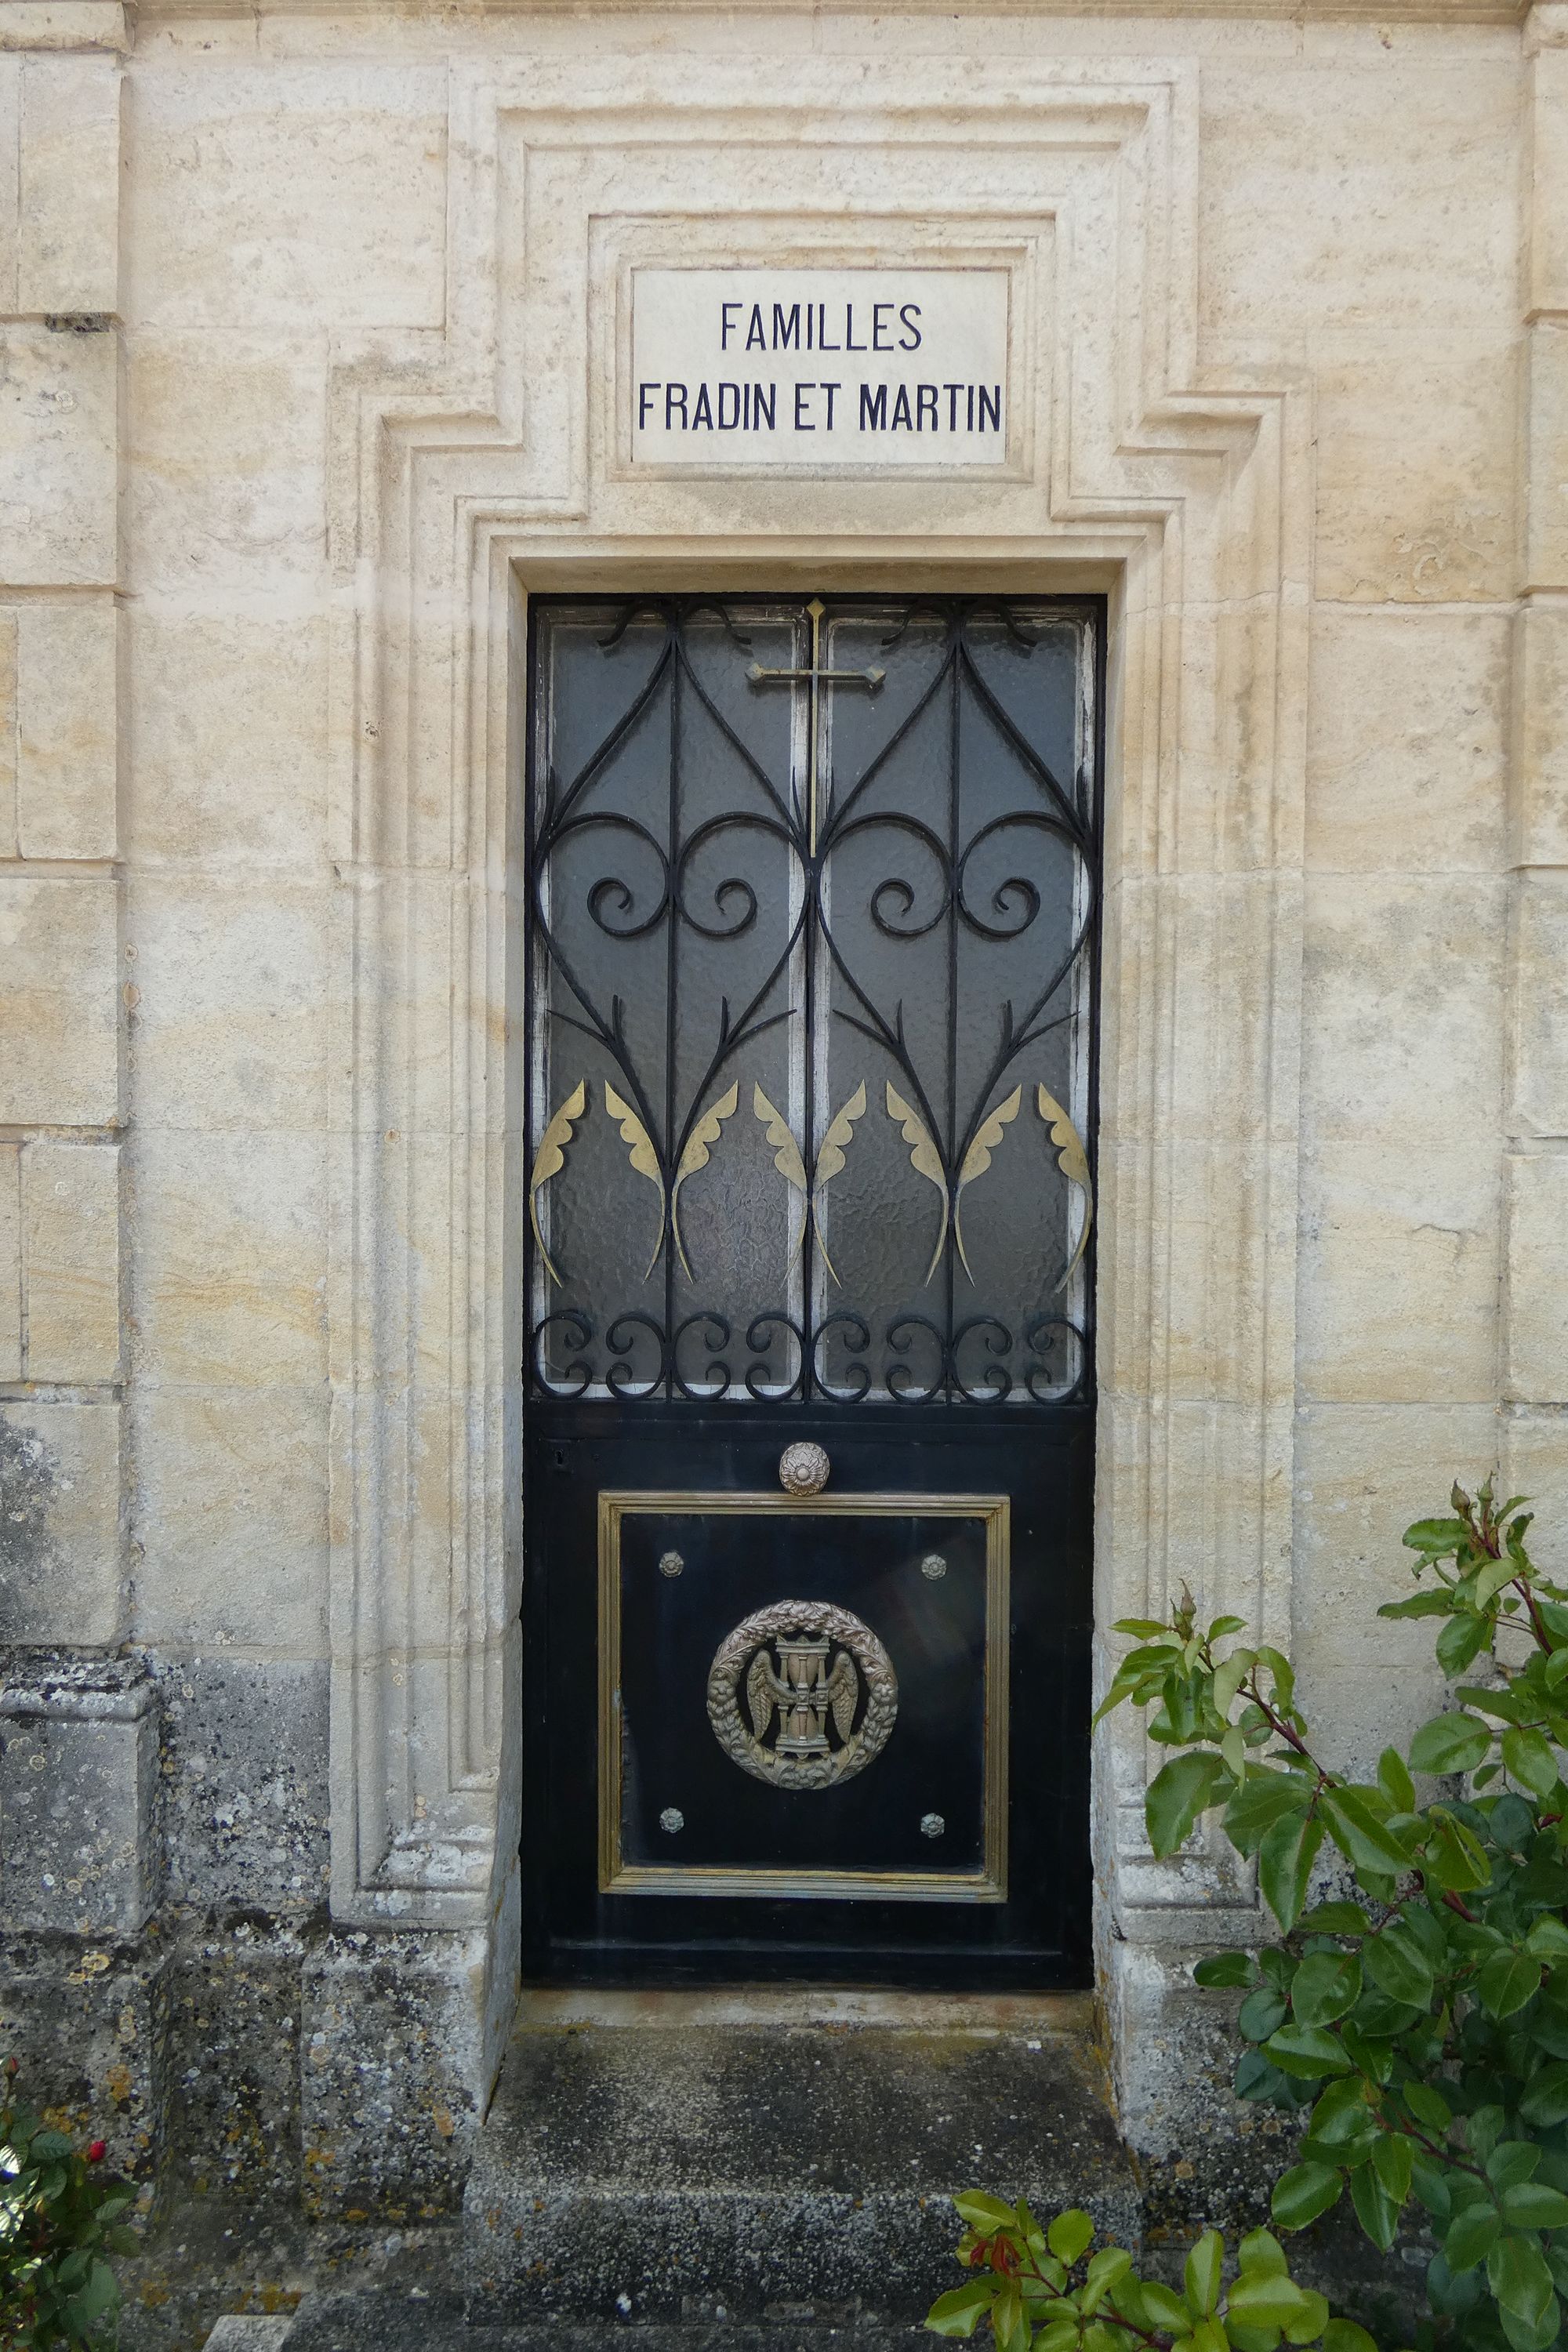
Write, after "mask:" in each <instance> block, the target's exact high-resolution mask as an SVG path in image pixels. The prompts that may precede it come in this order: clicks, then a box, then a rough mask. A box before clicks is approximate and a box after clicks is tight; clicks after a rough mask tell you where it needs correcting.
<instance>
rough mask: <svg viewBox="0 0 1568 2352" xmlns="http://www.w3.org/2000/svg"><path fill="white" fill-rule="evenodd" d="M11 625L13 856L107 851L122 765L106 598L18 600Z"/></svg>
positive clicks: (115, 634)
mask: <svg viewBox="0 0 1568 2352" xmlns="http://www.w3.org/2000/svg"><path fill="white" fill-rule="evenodd" d="M119 739H120V684H119V614H117V612H116V610H115V606H114V602H113V599H112V598H111V597H110V596H107V595H105V596H93V597H86V598H73V599H72V600H71V601H70V602H69V603H54V602H48V603H44V602H40V603H37V604H20V605H18V606H17V608H16V838H17V847H18V851H19V854H20V855H21V856H23V857H37V858H78V857H96V858H104V857H112V856H114V853H115V847H116V842H117V827H118V809H117V804H116V794H117V788H118V782H119V772H120V740H119Z"/></svg>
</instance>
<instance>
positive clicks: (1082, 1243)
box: [1035, 1086, 1094, 1290]
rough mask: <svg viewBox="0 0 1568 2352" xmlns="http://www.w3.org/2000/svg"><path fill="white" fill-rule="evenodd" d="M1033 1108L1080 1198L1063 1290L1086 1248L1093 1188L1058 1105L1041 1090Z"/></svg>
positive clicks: (1075, 1134)
mask: <svg viewBox="0 0 1568 2352" xmlns="http://www.w3.org/2000/svg"><path fill="white" fill-rule="evenodd" d="M1035 1107H1036V1108H1037V1110H1038V1112H1039V1114H1040V1117H1041V1118H1043V1119H1044V1120H1045V1122H1046V1124H1047V1127H1048V1128H1049V1129H1050V1131H1051V1141H1052V1142H1053V1143H1054V1144H1055V1145H1056V1147H1057V1152H1058V1159H1057V1166H1058V1168H1059V1169H1060V1170H1061V1172H1062V1174H1063V1175H1064V1176H1065V1177H1066V1178H1067V1180H1068V1183H1069V1184H1076V1185H1077V1186H1078V1188H1079V1192H1081V1193H1082V1194H1083V1224H1082V1227H1081V1229H1080V1231H1079V1237H1078V1246H1077V1248H1076V1249H1075V1250H1074V1251H1073V1254H1072V1255H1071V1257H1069V1258H1068V1264H1067V1272H1066V1273H1065V1274H1064V1275H1063V1276H1062V1278H1061V1280H1060V1281H1059V1282H1058V1285H1057V1288H1058V1290H1065V1289H1066V1288H1067V1286H1068V1283H1069V1282H1070V1281H1071V1280H1072V1278H1073V1276H1074V1274H1075V1273H1076V1272H1077V1270H1078V1264H1079V1259H1080V1258H1081V1257H1082V1255H1083V1254H1084V1252H1085V1250H1086V1249H1087V1248H1088V1247H1089V1227H1090V1226H1091V1225H1092V1224H1093V1223H1094V1185H1093V1182H1092V1181H1091V1180H1090V1177H1089V1154H1088V1152H1087V1151H1086V1150H1084V1148H1083V1138H1082V1136H1080V1135H1079V1131H1078V1129H1077V1128H1076V1127H1075V1126H1074V1125H1073V1123H1072V1121H1071V1119H1070V1118H1068V1115H1067V1113H1066V1111H1065V1110H1064V1109H1063V1108H1062V1107H1061V1105H1060V1103H1059V1102H1058V1100H1057V1098H1056V1097H1055V1095H1053V1094H1049V1093H1047V1090H1046V1088H1045V1087H1043V1086H1040V1087H1037V1088H1036V1090H1035Z"/></svg>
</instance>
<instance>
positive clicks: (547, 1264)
mask: <svg viewBox="0 0 1568 2352" xmlns="http://www.w3.org/2000/svg"><path fill="white" fill-rule="evenodd" d="M587 1108H588V1088H587V1084H586V1081H585V1080H584V1079H582V1078H579V1079H578V1081H577V1083H576V1085H575V1086H574V1087H573V1089H572V1091H571V1093H570V1094H569V1095H568V1096H567V1097H566V1099H565V1101H564V1102H563V1104H562V1106H561V1108H560V1109H559V1110H558V1111H557V1112H556V1113H555V1116H554V1118H552V1120H551V1122H550V1124H549V1126H548V1127H547V1128H546V1129H545V1130H544V1133H543V1135H542V1137H541V1138H540V1143H539V1150H537V1152H536V1153H535V1154H534V1159H533V1173H532V1175H531V1177H530V1178H529V1180H528V1218H529V1223H531V1225H532V1227H533V1238H534V1240H535V1241H536V1242H537V1243H538V1244H539V1255H540V1256H541V1257H542V1259H543V1260H544V1270H545V1272H546V1274H548V1275H549V1276H550V1279H551V1281H552V1282H553V1283H555V1284H557V1285H559V1284H560V1281H561V1276H560V1275H559V1274H558V1273H557V1271H556V1268H555V1262H554V1260H553V1259H552V1256H551V1255H550V1252H549V1251H548V1250H547V1249H546V1248H545V1246H544V1235H543V1234H542V1232H541V1230H540V1224H539V1195H540V1193H541V1192H542V1191H543V1189H544V1187H545V1185H546V1184H548V1183H549V1181H550V1180H551V1178H552V1176H559V1175H560V1173H561V1171H562V1170H563V1168H564V1167H565V1165H566V1147H567V1145H568V1144H569V1143H570V1142H571V1140H572V1130H573V1129H574V1127H575V1126H576V1124H577V1121H578V1120H579V1119H580V1118H583V1116H584V1113H585V1112H586V1110H587Z"/></svg>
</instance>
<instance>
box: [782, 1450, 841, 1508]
mask: <svg viewBox="0 0 1568 2352" xmlns="http://www.w3.org/2000/svg"><path fill="white" fill-rule="evenodd" d="M831 1467H832V1465H831V1464H830V1463H829V1461H828V1459H827V1456H826V1454H825V1453H824V1452H823V1449H822V1447H821V1446H820V1445H813V1444H812V1443H811V1441H810V1439H809V1438H799V1439H797V1440H796V1442H795V1444H794V1445H786V1446H785V1447H784V1452H783V1453H782V1454H780V1455H779V1485H780V1486H782V1487H783V1488H784V1493H785V1494H786V1495H820V1494H821V1492H822V1490H823V1488H824V1486H826V1484H827V1474H828V1471H829V1469H830V1468H831Z"/></svg>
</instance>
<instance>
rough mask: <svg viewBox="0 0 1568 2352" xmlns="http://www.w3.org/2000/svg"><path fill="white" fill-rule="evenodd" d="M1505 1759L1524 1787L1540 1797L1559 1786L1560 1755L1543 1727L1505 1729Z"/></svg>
mask: <svg viewBox="0 0 1568 2352" xmlns="http://www.w3.org/2000/svg"><path fill="white" fill-rule="evenodd" d="M1502 1760H1503V1762H1504V1763H1505V1764H1506V1765H1507V1767H1508V1769H1509V1770H1510V1773H1511V1774H1512V1775H1513V1778H1514V1779H1515V1780H1517V1781H1518V1782H1519V1783H1520V1785H1521V1788H1525V1789H1529V1790H1531V1792H1532V1793H1533V1794H1534V1795H1535V1796H1537V1797H1549V1796H1550V1795H1551V1794H1552V1790H1553V1789H1554V1788H1555V1787H1556V1786H1557V1759H1556V1757H1555V1756H1553V1754H1552V1749H1551V1748H1550V1746H1549V1745H1548V1743H1547V1741H1546V1740H1545V1739H1544V1738H1542V1735H1541V1733H1540V1732H1539V1731H1521V1730H1519V1729H1518V1728H1517V1727H1513V1728H1510V1729H1509V1730H1507V1731H1505V1732H1504V1733H1503V1736H1502Z"/></svg>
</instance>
